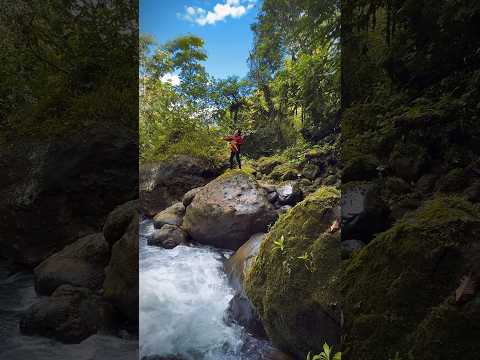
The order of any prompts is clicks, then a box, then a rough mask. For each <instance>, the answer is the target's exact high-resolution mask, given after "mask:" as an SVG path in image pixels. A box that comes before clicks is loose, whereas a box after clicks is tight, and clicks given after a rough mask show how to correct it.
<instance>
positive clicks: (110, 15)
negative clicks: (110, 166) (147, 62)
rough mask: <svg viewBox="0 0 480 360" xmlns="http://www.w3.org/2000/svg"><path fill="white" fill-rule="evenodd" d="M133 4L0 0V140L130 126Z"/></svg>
mask: <svg viewBox="0 0 480 360" xmlns="http://www.w3.org/2000/svg"><path fill="white" fill-rule="evenodd" d="M137 16H138V14H137V6H135V4H133V3H132V2H131V1H117V0H115V1H112V2H111V5H110V6H97V5H95V4H94V3H92V2H78V1H73V0H68V1H60V0H52V1H48V2H46V3H45V2H40V1H24V0H20V1H15V2H12V1H0V31H1V33H2V39H1V40H0V47H1V53H2V68H1V70H0V98H1V99H2V100H0V125H2V126H3V131H2V138H1V139H0V142H5V141H6V142H8V141H17V140H18V138H24V137H27V138H31V137H33V138H37V139H38V138H50V137H53V136H64V135H66V134H67V133H69V132H73V131H77V130H79V129H82V128H86V127H89V126H92V124H94V123H98V122H103V123H105V122H107V123H111V124H112V126H115V125H119V124H123V125H127V126H128V127H130V128H136V124H137V123H136V120H135V119H136V117H137V106H138V104H137V101H136V98H135V97H132V96H131V94H132V93H133V94H135V93H136V91H137V76H136V74H137V64H136V61H135V59H136V53H137V46H138V37H137V34H136V32H135V26H136V21H137Z"/></svg>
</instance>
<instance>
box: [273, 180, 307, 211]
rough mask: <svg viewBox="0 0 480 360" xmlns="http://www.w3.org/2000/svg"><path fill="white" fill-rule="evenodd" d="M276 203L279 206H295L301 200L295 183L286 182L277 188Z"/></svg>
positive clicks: (301, 196)
mask: <svg viewBox="0 0 480 360" xmlns="http://www.w3.org/2000/svg"><path fill="white" fill-rule="evenodd" d="M277 193H278V202H279V203H280V204H281V205H295V204H296V203H297V202H299V201H301V200H302V198H303V194H302V190H301V189H300V187H299V186H298V183H297V182H287V183H285V184H282V185H279V186H277Z"/></svg>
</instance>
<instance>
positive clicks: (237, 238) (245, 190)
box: [182, 170, 276, 250]
mask: <svg viewBox="0 0 480 360" xmlns="http://www.w3.org/2000/svg"><path fill="white" fill-rule="evenodd" d="M275 216H276V214H275V209H274V208H273V206H272V205H271V204H270V202H269V201H268V199H267V192H266V191H265V189H263V188H261V187H260V186H259V185H258V183H257V181H256V180H255V179H254V178H252V177H251V176H250V175H248V174H246V173H245V172H243V171H241V170H234V171H229V172H227V173H225V174H224V175H222V176H220V177H218V178H216V179H215V180H213V181H212V182H210V183H209V184H208V185H206V186H204V187H203V188H202V190H200V191H199V192H198V193H197V195H196V196H195V198H194V199H193V201H192V203H191V204H190V206H188V207H187V210H186V213H185V217H184V218H183V225H182V227H183V228H184V229H185V230H186V231H187V232H188V233H189V234H190V236H191V237H192V238H193V240H195V241H197V242H199V243H203V244H208V245H213V246H216V247H219V248H226V249H232V250H236V249H238V248H239V247H240V246H241V245H242V244H243V243H244V242H245V241H247V240H248V238H249V237H250V236H251V235H252V234H254V233H257V232H263V231H265V230H266V228H267V226H268V225H269V224H270V223H272V221H273V220H274V219H275Z"/></svg>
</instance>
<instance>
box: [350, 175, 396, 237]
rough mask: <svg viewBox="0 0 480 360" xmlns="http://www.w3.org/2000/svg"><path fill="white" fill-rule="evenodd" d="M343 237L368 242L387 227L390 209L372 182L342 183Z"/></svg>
mask: <svg viewBox="0 0 480 360" xmlns="http://www.w3.org/2000/svg"><path fill="white" fill-rule="evenodd" d="M341 208H342V239H343V240H351V239H356V240H361V241H363V242H364V243H368V242H369V241H370V240H372V238H373V236H374V234H376V233H379V232H381V231H384V230H385V229H387V227H388V225H389V222H390V218H389V210H388V208H387V206H386V205H385V204H384V203H383V201H382V199H381V197H380V191H379V189H378V186H376V185H375V184H374V183H372V182H351V183H347V184H344V185H342V206H341Z"/></svg>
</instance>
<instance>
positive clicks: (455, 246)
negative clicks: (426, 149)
mask: <svg viewBox="0 0 480 360" xmlns="http://www.w3.org/2000/svg"><path fill="white" fill-rule="evenodd" d="M479 236H480V214H479V212H478V209H477V208H475V207H474V206H473V205H472V204H471V203H469V202H468V201H466V200H464V199H463V198H460V197H445V196H438V197H436V198H434V199H432V200H430V201H428V202H426V203H425V204H424V205H423V206H422V207H421V208H420V209H419V210H418V211H416V212H414V213H413V214H411V215H410V216H407V217H405V218H403V219H402V220H401V221H398V222H397V223H396V224H395V225H394V226H393V227H392V228H391V229H389V230H388V231H386V232H384V233H381V234H379V235H378V236H377V237H376V238H375V240H374V241H372V242H371V243H370V244H368V245H367V246H366V247H365V248H363V249H362V250H361V251H360V252H359V253H357V254H356V255H355V256H354V257H353V259H352V260H351V261H350V263H349V264H348V265H347V266H346V268H345V270H344V272H342V274H341V277H340V281H339V282H340V284H341V293H342V298H343V301H344V304H343V311H344V314H345V320H346V323H345V330H346V333H347V336H346V339H345V353H346V354H347V356H349V358H353V359H369V360H370V359H371V360H377V359H378V360H384V359H385V358H388V356H391V357H393V356H394V355H395V353H396V352H399V353H400V355H401V356H402V357H405V355H406V353H407V352H408V350H409V349H410V348H411V347H412V344H413V340H412V339H414V338H415V336H416V335H415V334H416V333H417V331H421V327H419V325H420V324H421V323H422V321H424V319H427V318H428V317H429V316H431V312H432V307H436V306H438V305H439V304H441V303H443V302H444V301H445V299H447V298H448V297H449V296H450V295H451V294H452V293H453V292H454V290H455V289H456V287H457V286H458V281H459V279H460V277H461V276H462V275H463V274H465V273H469V272H470V271H472V265H471V264H473V263H475V261H472V259H478V256H479V250H478V246H476V244H475V243H476V241H477V239H478V237H479ZM475 246H476V247H475ZM477 267H478V266H477ZM365 319H370V320H371V319H377V320H376V321H375V324H376V325H375V326H374V328H375V331H371V332H368V331H365V326H366V325H365ZM448 331H449V332H451V333H452V336H453V335H454V332H455V331H457V330H456V329H455V328H452V329H450V330H448ZM411 334H414V335H413V338H412V336H411ZM479 348H480V346H479ZM468 351H470V350H468ZM477 353H478V351H477ZM416 358H419V359H420V358H421V359H424V357H423V356H421V353H420V352H419V353H418V354H417V357H416ZM460 358H463V357H460ZM445 359H447V357H445Z"/></svg>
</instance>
